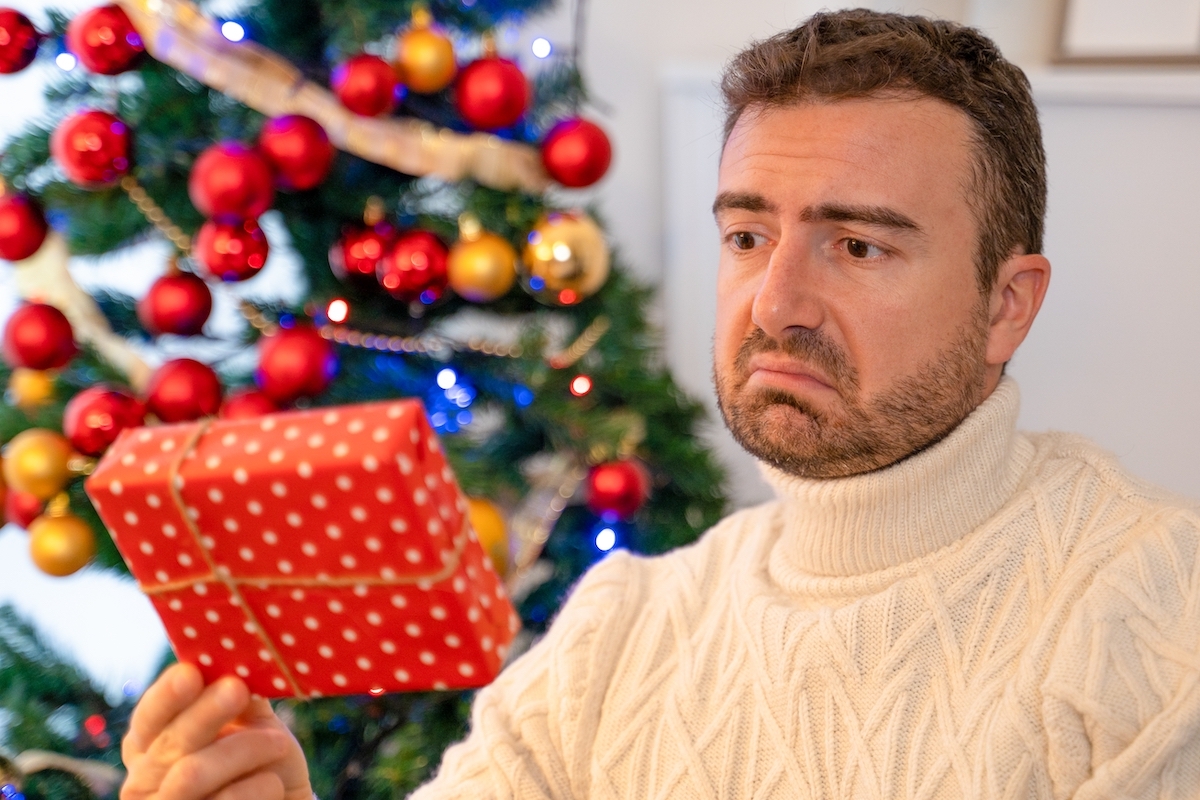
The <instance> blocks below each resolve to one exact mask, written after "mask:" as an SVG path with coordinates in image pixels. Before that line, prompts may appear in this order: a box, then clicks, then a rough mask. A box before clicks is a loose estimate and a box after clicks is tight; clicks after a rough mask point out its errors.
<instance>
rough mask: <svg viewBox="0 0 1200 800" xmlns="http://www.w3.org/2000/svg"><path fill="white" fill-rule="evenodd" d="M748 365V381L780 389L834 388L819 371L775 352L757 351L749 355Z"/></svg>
mask: <svg viewBox="0 0 1200 800" xmlns="http://www.w3.org/2000/svg"><path fill="white" fill-rule="evenodd" d="M749 367H750V375H749V377H748V378H747V381H748V382H749V381H756V382H761V383H765V384H770V385H772V386H777V387H779V388H782V389H804V388H809V389H812V388H820V389H827V390H833V388H834V387H833V384H832V383H831V382H830V380H829V379H828V378H826V377H825V376H824V375H823V374H821V372H820V371H818V370H816V369H813V368H812V367H810V366H808V365H807V364H801V363H798V362H796V361H793V360H791V359H790V358H787V357H786V356H780V355H779V354H777V353H758V354H756V355H754V356H751V358H750V364H749Z"/></svg>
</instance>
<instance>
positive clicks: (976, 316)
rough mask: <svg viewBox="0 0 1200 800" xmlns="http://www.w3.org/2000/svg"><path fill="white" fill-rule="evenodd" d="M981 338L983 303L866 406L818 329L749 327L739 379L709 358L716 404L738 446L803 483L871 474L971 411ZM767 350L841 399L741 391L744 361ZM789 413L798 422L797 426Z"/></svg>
mask: <svg viewBox="0 0 1200 800" xmlns="http://www.w3.org/2000/svg"><path fill="white" fill-rule="evenodd" d="M987 333H988V326H987V318H986V310H985V307H984V305H983V304H982V303H980V304H979V305H977V307H976V308H975V309H974V311H973V313H972V316H971V318H970V319H969V320H968V321H967V322H966V323H965V324H964V325H963V326H962V327H961V328H959V330H958V332H957V335H956V339H955V341H954V343H953V344H951V345H950V346H949V347H947V348H946V349H945V350H943V351H942V352H940V353H938V354H937V355H935V356H934V357H933V358H932V359H931V360H930V362H929V363H927V364H926V365H925V366H924V367H922V368H921V369H919V370H918V371H917V373H916V374H915V375H907V376H904V377H902V378H900V379H899V380H897V381H896V382H895V384H894V385H893V386H892V387H890V388H889V389H888V390H886V391H885V392H883V393H881V394H879V395H878V396H876V397H873V398H870V399H868V400H864V399H863V398H861V396H860V394H861V393H860V390H859V383H858V373H857V370H855V368H854V366H853V364H851V363H850V361H849V359H848V358H847V356H846V354H845V352H844V351H843V350H842V349H841V348H840V347H839V346H838V345H837V344H836V343H835V342H833V341H832V340H831V339H830V338H829V337H828V336H827V335H826V334H825V333H823V332H822V331H821V330H820V329H807V328H798V329H796V330H794V331H792V332H791V333H790V334H789V335H788V336H787V337H786V338H785V339H783V340H775V339H772V338H771V337H769V336H767V334H766V333H764V332H763V331H762V330H761V329H759V328H755V329H754V331H753V332H752V333H751V334H750V335H749V336H747V337H746V339H745V340H744V341H743V342H742V344H741V345H740V346H739V348H738V352H737V356H736V358H735V359H734V367H733V372H734V373H735V374H733V375H723V374H721V372H720V370H718V369H717V367H716V363H715V361H716V360H715V358H714V366H713V378H714V383H715V385H716V390H717V406H718V408H719V409H720V411H721V416H722V417H723V418H724V420H725V425H726V427H728V428H729V431H730V433H732V434H733V438H734V439H736V440H737V442H738V444H740V445H741V446H742V447H743V448H745V450H747V451H748V452H749V453H750V454H751V455H753V456H755V457H756V458H758V459H760V460H762V461H765V462H766V463H768V464H770V465H771V466H773V467H776V468H777V469H780V470H782V471H784V472H787V473H789V474H791V475H796V476H798V477H802V478H842V477H847V476H850V475H858V474H861V473H864V472H870V471H872V470H876V469H881V468H883V467H886V466H889V465H891V464H894V463H896V462H898V461H901V460H903V459H905V458H907V457H909V456H912V455H914V454H916V453H918V452H921V451H922V450H925V449H926V448H928V447H931V446H932V445H934V444H936V443H937V442H938V441H940V440H941V439H943V438H944V437H945V436H946V435H947V434H949V433H950V431H952V430H954V428H956V427H957V426H958V424H959V423H960V422H962V420H963V419H965V418H966V416H967V415H968V414H970V413H971V411H973V410H974V409H975V407H976V406H977V405H978V404H979V403H980V401H981V400H982V397H983V389H984V385H985V380H986V369H987V365H986V362H985V360H984V354H985V351H986V347H987ZM764 352H779V353H783V354H784V355H787V356H789V357H790V358H793V359H795V360H797V361H799V362H801V363H806V364H810V365H812V366H815V367H817V368H818V369H820V370H821V371H822V372H823V373H824V375H825V376H826V377H827V378H828V379H829V380H830V382H831V383H832V384H833V388H834V389H835V391H836V392H837V393H838V396H839V398H840V401H839V402H838V403H837V404H836V405H835V407H833V408H831V409H827V410H821V409H818V408H816V407H815V406H813V405H812V404H811V403H808V402H806V401H805V400H804V399H803V398H800V397H796V396H795V395H792V394H790V393H788V392H786V391H784V390H782V389H775V388H765V389H759V390H755V391H747V389H746V381H747V379H748V378H749V364H750V358H751V357H752V356H753V355H755V354H756V353H764ZM788 409H791V411H792V412H796V413H799V414H801V415H802V416H803V419H802V420H801V421H799V422H796V421H795V413H789V412H788ZM780 420H784V422H783V424H781V422H780ZM789 423H790V424H789Z"/></svg>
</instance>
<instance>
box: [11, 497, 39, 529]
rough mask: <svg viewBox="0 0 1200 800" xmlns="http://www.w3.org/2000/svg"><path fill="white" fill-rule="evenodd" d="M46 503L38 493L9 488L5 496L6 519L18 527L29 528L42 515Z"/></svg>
mask: <svg viewBox="0 0 1200 800" xmlns="http://www.w3.org/2000/svg"><path fill="white" fill-rule="evenodd" d="M44 508H45V503H43V502H42V499H41V498H40V497H38V496H37V495H36V494H30V493H29V492H22V491H20V490H17V489H11V488H10V489H9V490H8V495H7V496H6V497H5V498H4V520H5V521H6V522H11V523H12V524H13V525H16V526H17V527H18V528H25V529H28V528H29V526H30V525H32V524H33V521H34V520H35V519H37V518H38V517H40V516H41V515H42V510H43V509H44Z"/></svg>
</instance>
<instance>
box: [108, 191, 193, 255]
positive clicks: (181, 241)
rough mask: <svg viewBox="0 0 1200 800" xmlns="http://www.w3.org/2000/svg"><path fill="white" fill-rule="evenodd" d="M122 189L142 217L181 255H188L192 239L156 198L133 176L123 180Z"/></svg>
mask: <svg viewBox="0 0 1200 800" xmlns="http://www.w3.org/2000/svg"><path fill="white" fill-rule="evenodd" d="M121 188H122V189H124V190H125V194H127V195H129V199H130V200H131V201H132V202H133V204H134V205H135V206H137V210H138V211H140V212H142V216H144V217H145V218H146V219H147V220H148V221H149V222H150V224H151V225H153V226H154V227H155V228H157V229H158V230H159V232H160V233H162V234H163V235H164V236H166V237H167V238H168V239H170V240H171V244H173V245H175V247H176V248H177V249H178V250H179V251H180V252H181V253H187V252H189V251H190V250H191V249H192V237H190V236H188V235H187V234H186V233H184V232H183V229H182V228H180V227H179V226H178V225H176V224H175V223H174V222H172V221H171V218H170V217H168V216H167V213H166V212H165V211H163V210H162V208H161V207H160V206H159V205H158V203H156V202H154V198H152V197H151V196H150V195H149V194H147V193H146V190H145V189H143V188H142V186H141V184H139V183H138V182H137V178H135V177H133V176H132V175H126V176H125V177H124V178H121Z"/></svg>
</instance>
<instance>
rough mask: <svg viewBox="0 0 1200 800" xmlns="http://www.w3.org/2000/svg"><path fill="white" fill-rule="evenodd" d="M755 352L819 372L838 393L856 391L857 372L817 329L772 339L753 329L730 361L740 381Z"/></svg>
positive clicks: (843, 353) (763, 332)
mask: <svg viewBox="0 0 1200 800" xmlns="http://www.w3.org/2000/svg"><path fill="white" fill-rule="evenodd" d="M758 353H783V354H784V355H786V356H788V357H789V358H792V359H795V360H796V361H802V362H804V363H806V364H809V365H811V366H814V367H816V368H817V369H819V370H821V372H823V373H824V374H825V376H826V377H827V378H828V379H829V380H830V381H831V382H832V383H833V387H834V388H835V389H837V390H838V391H839V392H842V393H843V394H854V393H855V392H857V391H858V370H856V369H855V368H854V365H853V364H851V363H850V359H849V358H848V357H847V356H846V352H845V351H844V350H843V349H842V348H841V347H840V346H838V344H837V343H836V342H834V341H833V340H832V339H830V338H829V337H828V336H827V335H826V334H824V333H822V332H821V330H820V329H819V328H795V329H792V330H791V331H789V333H788V334H787V335H786V336H785V337H784V338H782V339H774V338H772V337H770V336H768V335H767V334H766V332H765V331H763V329H762V328H755V329H754V330H753V331H752V332H751V333H750V335H748V336H747V337H746V338H745V339H744V340H743V341H742V343H741V345H740V346H739V347H738V351H737V356H736V357H735V359H734V362H733V363H734V368H735V369H736V370H737V374H738V375H739V377H741V378H742V379H743V380H745V376H746V373H747V372H749V370H750V359H751V358H752V357H753V356H754V355H756V354H758Z"/></svg>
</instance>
